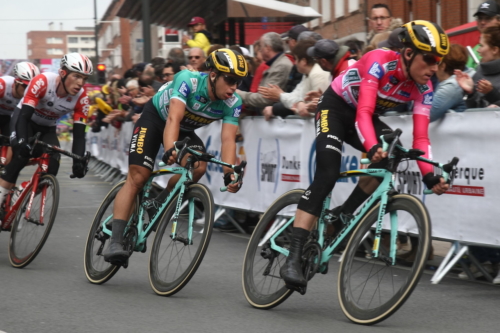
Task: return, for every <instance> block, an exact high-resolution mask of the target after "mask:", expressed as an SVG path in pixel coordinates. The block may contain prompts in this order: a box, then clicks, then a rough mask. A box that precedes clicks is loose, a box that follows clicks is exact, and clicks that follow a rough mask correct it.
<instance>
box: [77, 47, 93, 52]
mask: <svg viewBox="0 0 500 333" xmlns="http://www.w3.org/2000/svg"><path fill="white" fill-rule="evenodd" d="M80 51H82V52H95V49H90V48H83V49H80Z"/></svg>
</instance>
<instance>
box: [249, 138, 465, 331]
mask: <svg viewBox="0 0 500 333" xmlns="http://www.w3.org/2000/svg"><path fill="white" fill-rule="evenodd" d="M400 135H401V130H400V129H397V130H395V131H394V132H392V133H391V134H387V135H383V136H381V139H382V144H383V149H384V151H387V152H388V164H387V167H386V168H385V169H360V170H352V171H346V172H342V173H341V174H340V175H341V178H347V177H359V176H373V177H378V178H380V179H381V183H380V185H379V186H378V188H377V189H376V190H375V192H374V193H373V194H372V195H371V196H370V198H369V199H368V200H367V201H366V203H365V204H364V205H363V206H362V207H361V209H360V210H359V212H358V213H357V214H355V215H354V216H353V217H352V219H346V221H343V223H342V226H343V228H342V229H341V230H339V231H338V233H330V232H328V229H329V228H328V226H329V224H332V221H334V220H335V218H336V217H335V216H334V214H335V210H334V209H332V210H330V209H329V207H330V201H331V194H330V195H328V197H327V198H326V199H325V200H324V202H323V208H322V211H321V214H320V217H319V219H318V222H317V224H316V227H315V228H314V229H313V231H312V232H311V234H310V236H309V238H308V240H307V242H306V244H305V245H304V248H303V256H302V262H303V265H302V268H303V273H304V277H306V279H307V280H311V279H312V278H313V276H314V275H315V274H316V273H322V274H326V273H327V271H328V265H329V261H330V259H331V258H332V256H333V255H334V254H335V253H336V252H338V249H339V248H342V247H344V246H345V243H346V242H347V241H348V243H347V247H345V251H344V252H343V254H342V256H343V257H342V260H341V263H340V269H339V278H338V287H337V288H338V299H339V302H340V306H341V308H342V310H343V312H344V314H345V315H346V316H347V318H349V319H350V320H351V321H353V322H355V323H357V324H364V325H371V324H375V323H378V322H381V321H382V320H384V319H387V318H388V317H390V316H391V315H392V314H394V313H395V312H396V311H397V310H398V309H399V308H400V307H401V306H402V305H403V304H404V302H405V301H406V300H407V299H408V297H409V296H410V294H411V293H412V291H413V290H414V288H415V287H416V285H417V283H418V281H419V279H420V277H421V275H422V273H423V271H424V268H425V263H426V260H427V258H428V255H429V251H430V247H431V221H430V217H429V213H428V212H427V209H426V207H425V206H424V204H423V203H422V201H420V200H419V199H418V198H417V197H415V196H412V195H409V194H404V193H399V192H398V191H396V189H395V187H394V182H395V178H396V174H397V172H398V166H399V165H400V163H401V162H403V161H409V160H417V161H423V162H426V163H429V164H432V165H433V166H434V167H435V168H436V169H437V170H439V169H440V172H442V177H443V178H444V179H445V180H446V181H447V182H449V183H451V181H452V179H453V174H452V172H453V171H454V170H455V168H456V164H457V163H458V158H456V157H455V158H453V159H452V161H451V162H450V163H448V164H445V165H443V164H440V163H438V162H435V161H431V160H429V159H426V158H423V157H422V156H421V155H423V154H424V152H423V151H421V150H418V149H406V148H404V147H402V146H401V145H400V144H399V142H398V138H399V136H400ZM361 163H362V164H369V163H370V161H369V160H368V159H362V160H361ZM403 166H404V164H403ZM450 174H451V176H450ZM424 193H425V194H431V193H432V191H431V190H425V191H424ZM303 194H304V190H302V189H295V190H292V191H289V192H287V193H285V194H283V195H282V196H281V197H279V198H278V199H277V200H276V201H274V203H273V204H272V205H271V206H270V207H269V208H268V209H267V211H266V212H265V213H264V215H263V216H262V218H261V220H260V221H259V223H258V225H257V227H256V228H255V231H254V233H253V234H252V236H251V238H250V241H249V243H248V246H247V249H246V253H245V257H244V261H243V276H242V283H243V291H244V294H245V297H246V299H247V301H248V302H249V303H250V304H251V305H252V306H253V307H255V308H259V309H270V308H273V307H275V306H277V305H279V304H280V303H282V302H284V301H285V300H286V299H287V298H288V297H289V296H290V295H291V294H292V293H293V291H294V290H293V289H289V288H288V287H287V286H285V283H284V281H283V280H282V278H281V277H280V272H279V271H280V268H281V266H283V264H284V263H285V260H286V256H287V255H288V253H289V250H288V248H289V246H290V242H291V232H292V225H293V221H294V216H295V211H296V209H297V204H298V202H299V200H300V197H301V196H302V195H303ZM351 234H352V236H350V235H351ZM398 235H408V236H410V237H415V238H416V239H418V244H417V243H416V242H415V245H414V246H415V247H416V248H415V249H412V250H413V251H414V253H416V254H415V259H414V260H413V261H410V262H408V261H405V262H404V264H405V265H404V266H403V265H398V263H401V262H400V260H399V259H398V258H397V255H396V254H397V238H398ZM349 238H350V239H349ZM412 244H414V242H412ZM306 289H307V287H306V288H299V289H297V291H299V292H300V293H302V294H304V293H305V292H306Z"/></svg>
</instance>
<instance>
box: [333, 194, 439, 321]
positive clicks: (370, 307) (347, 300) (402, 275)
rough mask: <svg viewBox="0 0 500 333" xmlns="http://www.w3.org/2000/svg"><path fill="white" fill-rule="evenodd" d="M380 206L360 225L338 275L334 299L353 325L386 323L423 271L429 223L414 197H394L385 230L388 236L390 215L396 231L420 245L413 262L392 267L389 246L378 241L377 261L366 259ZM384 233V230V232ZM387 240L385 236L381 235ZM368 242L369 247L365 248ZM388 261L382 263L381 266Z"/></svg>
mask: <svg viewBox="0 0 500 333" xmlns="http://www.w3.org/2000/svg"><path fill="white" fill-rule="evenodd" d="M379 207H380V203H379V204H377V205H376V206H374V207H373V208H372V209H371V210H370V211H369V212H368V213H367V214H366V215H365V216H364V218H363V219H362V220H361V221H360V222H359V224H358V226H357V227H356V230H355V231H354V234H353V235H352V237H351V239H350V241H349V244H348V245H347V249H346V251H345V253H344V258H343V260H342V263H341V264H340V269H339V283H338V296H339V301H340V306H341V307H342V310H343V311H344V314H345V315H346V316H347V318H349V319H350V320H351V321H353V322H355V323H357V324H363V325H372V324H376V323H378V322H381V321H382V320H385V319H387V318H389V317H390V316H391V315H392V314H394V313H395V312H396V311H397V310H398V309H399V308H400V307H401V306H402V305H403V304H404V302H405V301H406V300H407V299H408V297H409V296H410V295H411V293H412V291H413V290H414V288H415V287H416V286H417V284H418V281H419V279H420V277H421V275H422V273H423V271H424V267H425V262H426V260H427V258H428V255H429V250H430V244H431V223H430V218H429V214H428V212H427V210H426V208H425V206H424V205H423V203H422V202H421V201H420V200H419V199H417V198H415V197H414V196H411V195H407V194H398V195H395V196H393V197H392V198H390V199H389V203H388V204H387V208H386V214H385V216H384V229H385V228H388V229H389V230H390V225H391V224H390V221H391V214H393V215H395V216H396V219H397V223H398V229H399V230H402V229H404V230H405V233H407V234H408V235H410V236H411V237H416V238H417V239H418V248H417V249H412V250H413V251H414V253H415V258H414V260H413V261H406V262H405V263H404V265H392V264H391V263H390V260H391V259H390V258H389V257H390V255H389V247H390V240H388V241H385V240H384V239H382V240H381V242H380V246H379V258H373V257H372V256H371V254H368V255H365V251H364V249H365V247H366V246H369V247H371V246H370V245H371V244H372V243H373V242H372V241H373V232H372V230H374V228H375V226H376V222H377V218H378V212H379ZM385 230H387V229H385ZM383 235H384V236H385V237H389V234H388V233H384V234H383ZM367 242H368V243H369V244H367ZM384 258H386V260H383V259H384Z"/></svg>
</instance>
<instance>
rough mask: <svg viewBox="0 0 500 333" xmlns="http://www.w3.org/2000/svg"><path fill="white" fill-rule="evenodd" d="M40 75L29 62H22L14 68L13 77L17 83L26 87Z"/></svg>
mask: <svg viewBox="0 0 500 333" xmlns="http://www.w3.org/2000/svg"><path fill="white" fill-rule="evenodd" d="M38 74H40V70H39V69H38V67H36V66H35V65H34V64H32V63H31V62H27V61H23V62H19V63H17V64H16V65H15V66H14V76H15V78H16V80H17V81H21V82H22V83H24V84H26V85H28V84H30V81H31V80H32V79H33V78H34V77H35V76H37V75H38Z"/></svg>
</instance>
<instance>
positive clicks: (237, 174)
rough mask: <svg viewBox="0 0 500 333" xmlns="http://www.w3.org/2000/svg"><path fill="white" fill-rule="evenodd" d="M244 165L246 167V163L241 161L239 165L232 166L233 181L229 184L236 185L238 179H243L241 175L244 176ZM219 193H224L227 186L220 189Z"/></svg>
mask: <svg viewBox="0 0 500 333" xmlns="http://www.w3.org/2000/svg"><path fill="white" fill-rule="evenodd" d="M246 165H247V161H241V163H240V165H235V166H233V168H232V169H233V170H234V180H233V181H232V182H231V183H230V184H236V183H238V182H239V179H240V178H243V175H244V174H245V166H246ZM220 191H221V192H226V191H227V186H224V187H221V188H220Z"/></svg>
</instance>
